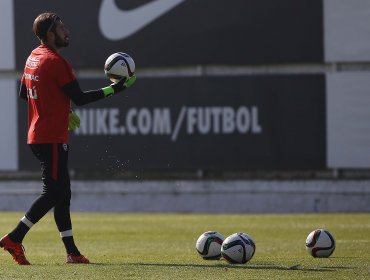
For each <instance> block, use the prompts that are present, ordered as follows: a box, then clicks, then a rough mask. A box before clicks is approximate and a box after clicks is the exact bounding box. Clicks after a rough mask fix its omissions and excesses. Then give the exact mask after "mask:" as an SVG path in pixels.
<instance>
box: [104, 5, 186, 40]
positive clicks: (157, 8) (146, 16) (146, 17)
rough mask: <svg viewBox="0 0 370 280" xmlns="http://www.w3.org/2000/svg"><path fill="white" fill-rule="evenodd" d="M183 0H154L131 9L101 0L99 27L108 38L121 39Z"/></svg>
mask: <svg viewBox="0 0 370 280" xmlns="http://www.w3.org/2000/svg"><path fill="white" fill-rule="evenodd" d="M184 1H185V0H155V1H152V2H150V3H148V4H144V5H141V6H140V7H137V8H135V9H132V10H120V9H119V8H118V7H117V6H116V4H115V1H114V0H103V1H102V4H101V6H100V11H99V28H100V31H101V32H102V34H103V35H104V36H105V37H106V38H107V39H109V40H112V41H114V40H121V39H125V38H127V37H128V36H130V35H132V34H134V33H136V32H137V31H139V30H140V29H142V28H144V27H145V26H147V25H148V24H150V23H151V22H153V21H154V20H156V19H157V18H159V17H161V16H162V15H164V14H165V13H167V12H168V11H170V10H171V9H173V8H175V7H176V6H178V5H179V4H181V3H182V2H184Z"/></svg>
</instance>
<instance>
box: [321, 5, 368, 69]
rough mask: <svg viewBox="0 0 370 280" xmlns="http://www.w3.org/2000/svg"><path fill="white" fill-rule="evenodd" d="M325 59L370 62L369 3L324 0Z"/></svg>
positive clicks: (330, 60)
mask: <svg viewBox="0 0 370 280" xmlns="http://www.w3.org/2000/svg"><path fill="white" fill-rule="evenodd" d="M324 34H325V60H326V61H327V62H338V61H342V62H343V61H350V62H353V61H370V36H369V35H370V1H369V0H324Z"/></svg>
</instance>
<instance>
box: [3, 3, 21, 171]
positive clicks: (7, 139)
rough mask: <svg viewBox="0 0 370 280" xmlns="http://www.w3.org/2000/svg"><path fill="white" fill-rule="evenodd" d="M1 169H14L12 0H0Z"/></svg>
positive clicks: (14, 93) (15, 92) (15, 147)
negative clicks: (11, 73) (1, 72)
mask: <svg viewBox="0 0 370 280" xmlns="http://www.w3.org/2000/svg"><path fill="white" fill-rule="evenodd" d="M0 39H1V43H0V71H3V74H2V75H0V100H1V102H0V131H1V136H0V170H17V168H18V140H17V129H18V128H17V126H18V122H17V104H16V102H17V90H16V80H15V78H13V77H12V75H8V74H7V72H11V71H14V69H15V43H14V40H15V38H14V20H13V0H1V1H0Z"/></svg>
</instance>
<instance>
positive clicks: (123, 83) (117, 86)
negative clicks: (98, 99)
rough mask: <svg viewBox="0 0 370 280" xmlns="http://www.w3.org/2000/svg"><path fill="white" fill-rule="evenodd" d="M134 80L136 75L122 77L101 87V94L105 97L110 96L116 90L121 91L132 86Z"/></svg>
mask: <svg viewBox="0 0 370 280" xmlns="http://www.w3.org/2000/svg"><path fill="white" fill-rule="evenodd" d="M135 81H136V75H132V76H131V77H130V78H128V79H127V78H122V79H121V80H119V81H118V82H117V83H113V84H111V85H110V86H108V87H105V88H102V91H103V94H104V95H105V97H109V96H112V95H113V94H116V93H117V92H120V91H123V90H125V89H126V88H129V87H130V86H132V85H133V84H134V83H135Z"/></svg>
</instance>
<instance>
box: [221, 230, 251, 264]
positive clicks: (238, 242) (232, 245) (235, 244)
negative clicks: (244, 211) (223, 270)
mask: <svg viewBox="0 0 370 280" xmlns="http://www.w3.org/2000/svg"><path fill="white" fill-rule="evenodd" d="M255 251H256V245H255V243H254V241H253V239H252V238H251V237H250V236H249V235H248V234H246V233H234V234H232V235H230V236H228V237H227V238H226V239H225V240H224V242H223V243H222V246H221V254H222V257H223V258H224V259H225V260H226V261H227V262H228V263H232V264H244V263H247V262H248V261H250V260H251V259H252V257H253V255H254V253H255Z"/></svg>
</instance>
